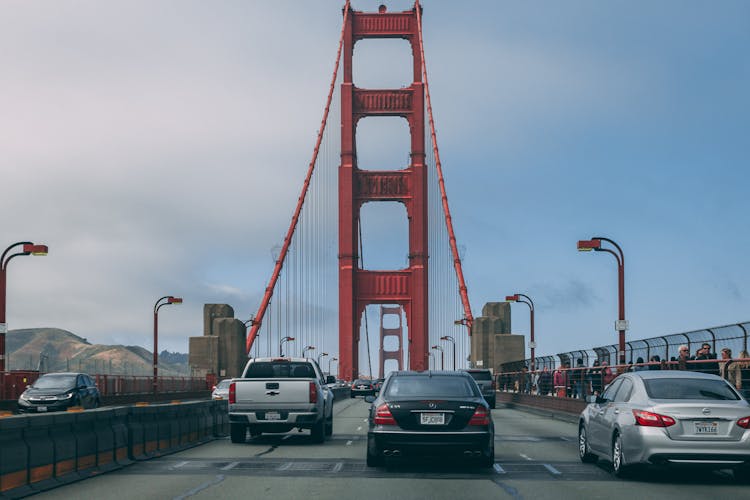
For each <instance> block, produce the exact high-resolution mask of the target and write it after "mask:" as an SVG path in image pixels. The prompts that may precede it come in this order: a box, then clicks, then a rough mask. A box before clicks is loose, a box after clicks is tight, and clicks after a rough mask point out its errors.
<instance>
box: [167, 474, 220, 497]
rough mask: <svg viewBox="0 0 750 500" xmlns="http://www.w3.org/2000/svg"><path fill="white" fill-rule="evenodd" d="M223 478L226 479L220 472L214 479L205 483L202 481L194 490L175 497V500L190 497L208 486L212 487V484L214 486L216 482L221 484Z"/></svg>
mask: <svg viewBox="0 0 750 500" xmlns="http://www.w3.org/2000/svg"><path fill="white" fill-rule="evenodd" d="M223 480H224V476H223V475H221V474H219V475H218V476H216V477H215V478H214V479H213V480H212V481H206V482H205V483H201V484H199V485H198V486H196V487H195V488H193V489H192V490H190V491H187V492H186V493H184V494H183V495H180V496H177V497H174V500H184V499H185V498H189V497H191V496H193V495H197V494H198V493H199V492H201V491H203V490H205V489H206V488H209V487H211V486H213V485H215V484H219V483H220V482H222V481H223Z"/></svg>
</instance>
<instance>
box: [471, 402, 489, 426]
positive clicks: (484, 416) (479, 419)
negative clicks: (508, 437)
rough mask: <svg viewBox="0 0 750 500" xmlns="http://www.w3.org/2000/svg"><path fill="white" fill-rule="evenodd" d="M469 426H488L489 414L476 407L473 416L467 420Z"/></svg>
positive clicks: (480, 407)
mask: <svg viewBox="0 0 750 500" xmlns="http://www.w3.org/2000/svg"><path fill="white" fill-rule="evenodd" d="M469 425H490V412H488V411H487V408H485V407H484V406H482V405H479V406H477V409H476V410H474V415H472V416H471V419H470V420H469Z"/></svg>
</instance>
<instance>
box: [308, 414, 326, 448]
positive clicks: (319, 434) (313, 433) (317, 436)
mask: <svg viewBox="0 0 750 500" xmlns="http://www.w3.org/2000/svg"><path fill="white" fill-rule="evenodd" d="M310 437H311V438H312V442H313V443H322V442H323V441H325V439H326V420H325V418H321V419H320V421H319V422H315V424H314V425H313V428H312V429H310Z"/></svg>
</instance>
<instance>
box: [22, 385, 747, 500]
mask: <svg viewBox="0 0 750 500" xmlns="http://www.w3.org/2000/svg"><path fill="white" fill-rule="evenodd" d="M368 406H369V405H368V404H367V403H365V402H364V401H363V400H362V399H361V398H357V399H350V400H343V401H340V402H337V403H336V404H335V406H334V434H333V436H332V438H331V439H328V440H326V442H325V443H324V444H322V445H316V444H312V443H311V442H310V440H309V434H308V432H307V431H305V432H298V431H292V432H289V433H287V434H278V435H264V436H261V437H258V438H255V439H252V440H249V441H248V442H247V443H245V444H232V443H231V442H230V441H229V438H225V439H219V440H216V441H213V442H210V443H208V444H205V445H202V446H198V447H195V448H191V449H189V450H185V451H182V452H179V453H175V454H173V455H169V456H165V457H161V458H155V459H152V460H147V461H144V462H138V463H135V464H133V465H130V466H128V467H125V468H124V469H121V470H118V471H114V472H110V473H107V474H103V475H101V476H97V477H93V478H90V479H87V480H85V481H80V482H78V483H73V484H70V485H67V486H63V487H60V488H56V489H54V490H50V491H47V492H44V493H41V494H40V495H38V496H36V497H35V498H44V499H48V498H50V499H51V498H59V499H66V500H67V499H70V498H90V499H93V498H97V499H106V498H136V499H151V498H159V499H162V498H171V499H187V498H191V499H193V498H194V499H211V500H215V499H223V498H243V499H248V498H263V499H265V498H273V499H287V498H289V499H291V498H294V499H308V498H335V499H341V500H343V499H349V498H354V499H357V500H367V499H378V500H383V499H386V500H390V499H401V498H414V499H422V498H425V499H478V498H493V499H495V498H511V499H547V498H549V499H566V498H576V499H578V498H585V499H588V498H602V499H608V500H614V499H627V500H633V499H644V500H645V499H649V498H659V499H660V500H661V499H670V498H674V499H680V500H684V499H686V498H711V497H714V498H745V497H746V495H748V491H749V489H748V488H750V487H748V486H747V485H743V484H739V483H737V482H736V481H735V480H734V477H733V475H732V473H731V472H729V471H715V472H711V471H700V472H696V471H694V470H678V471H665V470H651V471H647V472H646V473H645V474H642V475H640V476H638V477H637V478H636V479H629V480H620V479H615V478H614V477H613V476H612V475H611V473H610V465H609V464H607V463H606V462H599V463H597V464H594V465H592V464H582V463H581V462H580V461H579V460H578V455H577V451H576V446H577V444H576V439H577V429H576V425H575V424H574V423H571V422H566V421H562V420H559V419H554V418H550V417H548V416H543V415H538V414H533V413H526V412H523V411H518V410H513V409H509V408H502V407H501V408H498V409H497V410H493V412H492V416H493V419H494V421H495V429H496V438H495V466H494V468H492V469H477V468H476V467H475V466H472V465H469V464H467V463H464V462H463V460H461V459H459V460H457V461H454V462H444V461H439V462H437V461H434V460H433V461H429V460H428V461H424V460H423V461H414V460H411V461H403V460H402V461H398V462H392V463H390V464H389V465H388V466H386V467H382V468H368V467H367V466H366V465H365V447H366V438H367V422H366V417H367V409H368Z"/></svg>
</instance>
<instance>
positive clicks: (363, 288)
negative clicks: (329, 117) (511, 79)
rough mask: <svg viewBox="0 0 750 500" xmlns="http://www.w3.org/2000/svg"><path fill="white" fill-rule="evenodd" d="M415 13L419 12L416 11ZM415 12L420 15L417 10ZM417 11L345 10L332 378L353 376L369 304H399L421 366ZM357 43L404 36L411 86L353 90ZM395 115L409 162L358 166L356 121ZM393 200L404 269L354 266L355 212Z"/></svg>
mask: <svg viewBox="0 0 750 500" xmlns="http://www.w3.org/2000/svg"><path fill="white" fill-rule="evenodd" d="M418 8H419V7H418ZM420 15H421V11H420ZM417 23H418V19H417V11H416V8H415V9H412V10H411V11H406V12H394V13H389V12H386V11H385V7H381V8H380V12H378V13H365V12H357V11H354V10H353V9H351V7H349V11H348V14H347V16H346V24H345V26H344V52H343V56H344V73H343V82H342V84H341V165H340V167H339V256H338V258H339V373H340V374H341V375H340V376H341V377H342V378H344V379H347V380H352V379H354V378H357V376H358V375H359V359H358V352H359V331H360V322H361V318H362V313H363V312H364V309H365V307H366V306H367V305H369V304H398V305H400V306H402V307H403V308H404V311H405V312H406V324H407V328H408V332H409V339H408V349H409V368H410V369H413V370H425V369H427V366H428V357H427V352H428V346H429V341H428V310H427V309H428V296H427V293H428V292H427V276H428V274H427V260H428V248H427V241H428V236H427V230H428V227H427V170H426V167H425V123H424V84H423V82H422V60H421V55H420V54H421V51H420V46H419V27H418V24H417ZM364 38H403V39H406V40H408V41H409V42H410V44H411V48H412V55H413V61H414V82H413V83H412V84H411V85H410V86H409V87H406V88H401V89H382V90H371V89H360V88H357V87H355V86H354V84H353V82H352V56H353V51H354V44H355V43H356V42H357V41H358V40H362V39H364ZM367 116H400V117H402V118H405V119H406V120H407V121H408V123H409V129H410V131H411V162H410V165H409V167H408V168H406V169H403V170H394V171H374V170H367V171H365V170H360V169H359V168H357V152H356V146H355V144H356V142H355V137H356V130H357V122H358V121H359V119H360V118H364V117H367ZM375 201H398V202H401V203H403V204H404V205H405V206H406V211H407V215H408V218H409V266H408V268H406V269H397V270H390V271H367V270H364V269H360V268H359V262H358V261H359V258H358V257H359V255H358V248H359V237H358V234H359V231H358V224H359V212H360V208H361V206H362V205H363V204H364V203H367V202H375Z"/></svg>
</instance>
